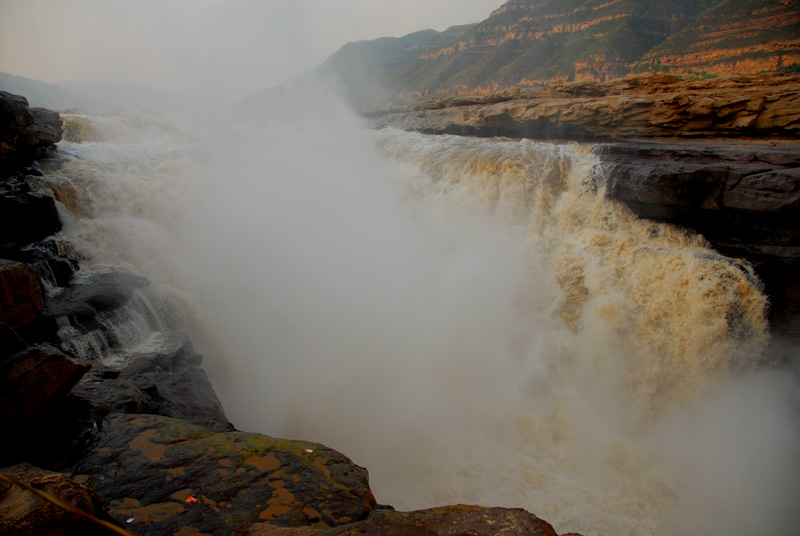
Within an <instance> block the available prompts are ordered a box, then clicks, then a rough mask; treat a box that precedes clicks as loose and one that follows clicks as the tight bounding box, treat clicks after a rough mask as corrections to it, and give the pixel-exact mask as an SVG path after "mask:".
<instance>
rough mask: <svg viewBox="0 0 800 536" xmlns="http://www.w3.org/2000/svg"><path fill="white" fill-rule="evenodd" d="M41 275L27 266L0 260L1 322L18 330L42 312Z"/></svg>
mask: <svg viewBox="0 0 800 536" xmlns="http://www.w3.org/2000/svg"><path fill="white" fill-rule="evenodd" d="M43 307H44V298H43V296H42V286H41V284H40V282H39V274H38V273H37V272H36V271H35V270H34V269H33V268H31V267H30V266H27V265H25V264H22V263H19V262H15V261H10V260H6V259H0V322H2V323H4V324H8V325H9V326H10V327H11V328H12V329H17V328H19V327H22V326H24V325H26V324H29V323H30V322H32V321H33V320H34V319H35V318H36V316H37V315H38V314H39V313H41V312H42V309H43Z"/></svg>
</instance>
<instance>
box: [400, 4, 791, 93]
mask: <svg viewBox="0 0 800 536" xmlns="http://www.w3.org/2000/svg"><path fill="white" fill-rule="evenodd" d="M799 45H800V12H799V11H798V6H797V5H796V0H770V1H763V0H760V1H756V0H702V1H687V0H666V1H651V0H611V1H608V0H588V1H587V0H569V1H561V0H559V1H556V0H511V1H509V2H506V3H505V4H504V5H503V6H501V7H500V8H499V9H497V10H496V11H494V12H493V13H492V14H491V16H490V17H489V18H488V19H487V20H485V21H483V22H482V23H480V24H479V25H478V26H477V27H476V28H474V29H473V30H471V31H470V32H468V33H466V34H464V35H463V36H461V37H460V38H458V39H457V40H455V41H453V42H451V43H449V44H448V45H446V46H444V47H441V48H439V49H438V50H435V51H432V52H429V53H427V54H424V55H420V57H419V60H418V61H417V62H415V63H414V64H410V65H408V66H406V67H405V68H403V69H401V70H399V71H398V72H396V73H394V74H393V75H392V76H391V77H390V79H391V80H392V82H393V83H394V85H398V86H400V87H404V88H405V89H406V90H408V91H414V92H417V93H418V94H431V93H437V92H446V93H459V92H469V93H476V92H480V91H491V90H496V89H498V88H503V87H512V86H522V87H524V86H530V85H536V84H541V83H544V82H554V81H580V80H594V81H605V80H609V79H612V78H618V77H621V76H625V75H627V74H629V73H631V72H632V71H634V70H635V71H638V72H665V71H666V72H668V73H671V74H681V75H686V74H693V75H697V76H703V75H719V74H727V73H732V72H735V73H739V74H760V73H762V72H775V71H780V70H790V69H791V68H792V67H791V66H793V65H798V64H800V48H798V47H799Z"/></svg>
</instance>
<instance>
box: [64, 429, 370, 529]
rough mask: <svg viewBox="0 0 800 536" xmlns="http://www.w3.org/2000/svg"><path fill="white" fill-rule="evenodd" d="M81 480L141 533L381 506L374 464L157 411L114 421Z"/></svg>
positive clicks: (304, 522)
mask: <svg viewBox="0 0 800 536" xmlns="http://www.w3.org/2000/svg"><path fill="white" fill-rule="evenodd" d="M73 478H74V479H76V480H78V481H82V482H90V483H91V485H92V486H95V487H96V489H97V492H98V493H99V494H100V496H101V497H102V498H103V501H104V502H105V504H106V505H107V507H108V509H109V511H110V512H111V514H112V515H113V516H115V517H116V518H118V519H120V520H128V519H132V521H131V523H130V524H129V527H130V529H131V530H132V531H134V532H137V533H141V534H175V533H177V532H179V531H182V532H184V533H186V534H198V533H206V534H215V535H227V534H231V533H232V532H233V530H234V529H235V528H236V527H238V526H239V525H241V524H243V523H248V522H249V523H254V522H260V521H263V522H269V523H271V524H275V525H280V526H286V527H299V526H315V527H318V528H328V527H333V526H337V525H343V524H347V523H351V522H354V521H358V520H362V519H365V518H366V517H367V516H368V515H369V512H370V511H371V510H372V509H373V508H374V507H375V499H374V498H373V496H372V493H371V492H370V489H369V484H368V482H367V472H366V470H364V469H363V468H361V467H358V466H356V465H354V464H353V463H352V462H351V461H350V460H349V459H348V458H346V457H345V456H343V455H342V454H340V453H338V452H336V451H334V450H332V449H329V448H327V447H324V446H322V445H319V444H315V443H306V442H301V441H289V440H282V439H273V438H271V437H267V436H263V435H259V434H248V433H243V432H228V433H216V434H214V433H211V432H209V431H208V430H206V429H205V428H201V427H199V426H194V425H191V424H189V423H187V422H186V421H182V420H178V419H171V418H168V417H159V416H153V415H111V416H109V417H108V418H106V419H105V420H104V421H103V422H102V423H101V424H100V432H99V434H98V438H97V441H96V442H95V444H94V446H93V447H92V448H91V450H90V451H89V452H87V453H86V455H85V456H84V458H83V459H82V460H81V461H80V462H79V463H78V464H76V466H75V467H74V468H73Z"/></svg>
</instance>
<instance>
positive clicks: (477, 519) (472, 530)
mask: <svg viewBox="0 0 800 536" xmlns="http://www.w3.org/2000/svg"><path fill="white" fill-rule="evenodd" d="M368 534H371V535H376V536H377V535H381V536H445V535H446V536H494V535H496V534H503V535H507V536H557V534H556V531H555V530H553V527H552V526H550V524H549V523H547V522H546V521H543V520H541V519H539V518H538V517H536V516H535V515H533V514H531V513H529V512H526V511H525V510H522V509H519V508H513V509H512V508H485V507H482V506H465V505H456V506H443V507H440V508H430V509H426V510H417V511H414V512H396V511H394V510H385V509H384V510H375V511H374V512H372V514H370V516H369V517H368V518H367V519H365V520H364V521H359V522H357V523H351V524H349V525H343V526H341V527H335V528H332V529H327V530H321V531H320V530H315V529H309V528H303V529H283V528H279V527H275V526H274V525H267V524H263V523H261V524H251V525H244V526H242V527H240V528H239V530H237V531H236V533H235V536H281V535H283V536H357V535H368Z"/></svg>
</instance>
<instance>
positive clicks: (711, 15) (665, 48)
mask: <svg viewBox="0 0 800 536" xmlns="http://www.w3.org/2000/svg"><path fill="white" fill-rule="evenodd" d="M799 28H800V4H798V1H797V0H774V1H763V0H726V1H723V2H718V3H717V4H716V5H714V6H712V7H711V8H710V9H708V10H707V11H705V12H703V13H701V14H700V16H699V17H698V18H697V20H695V21H693V22H691V23H689V24H687V25H686V26H684V27H683V28H682V29H680V30H679V31H678V32H676V33H674V34H672V35H670V36H669V37H667V39H665V40H664V42H663V43H661V44H660V45H658V46H657V47H655V48H654V49H653V50H651V51H649V52H647V53H646V54H645V55H644V56H643V57H642V59H641V60H639V61H638V62H636V63H635V64H634V65H633V67H632V68H633V70H634V71H644V72H647V71H653V70H656V71H659V72H667V73H671V74H677V75H692V74H708V75H721V74H727V73H739V74H751V75H755V74H760V73H764V72H776V71H796V70H797V69H798V68H800V33H798V32H799V31H798V29H799Z"/></svg>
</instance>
